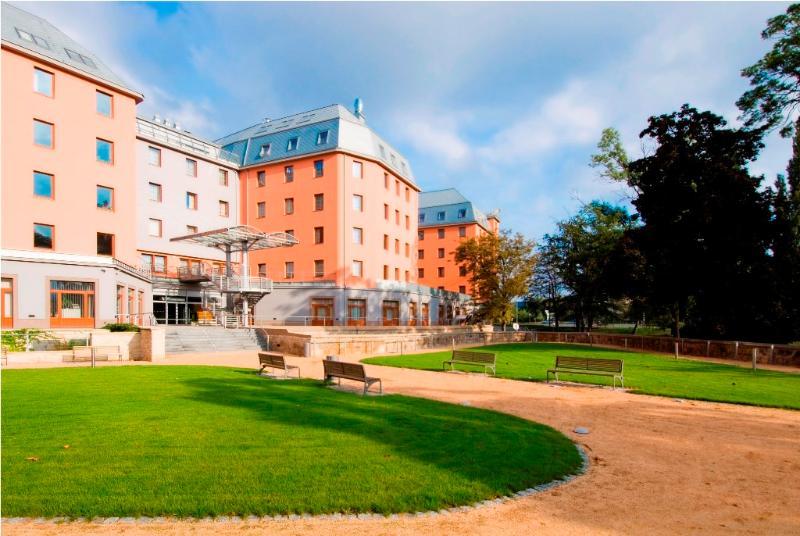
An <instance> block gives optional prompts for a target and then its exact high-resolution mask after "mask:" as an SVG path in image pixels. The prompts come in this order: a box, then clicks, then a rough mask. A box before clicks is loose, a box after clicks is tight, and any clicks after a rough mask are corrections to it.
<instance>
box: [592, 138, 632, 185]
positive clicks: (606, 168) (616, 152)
mask: <svg viewBox="0 0 800 536" xmlns="http://www.w3.org/2000/svg"><path fill="white" fill-rule="evenodd" d="M597 150H598V152H597V153H595V154H593V155H592V159H591V161H590V163H589V165H590V166H591V167H593V168H597V169H599V174H600V176H601V177H603V178H606V179H609V180H612V181H614V182H628V180H629V178H630V171H629V167H628V164H629V160H628V153H627V152H625V147H624V146H623V145H622V139H621V137H620V135H619V131H618V130H617V129H615V128H611V127H609V128H605V129H603V132H602V134H601V135H600V141H599V142H597Z"/></svg>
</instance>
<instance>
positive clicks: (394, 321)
mask: <svg viewBox="0 0 800 536" xmlns="http://www.w3.org/2000/svg"><path fill="white" fill-rule="evenodd" d="M382 309H383V325H384V326H399V325H400V302H399V301H394V300H383V308H382Z"/></svg>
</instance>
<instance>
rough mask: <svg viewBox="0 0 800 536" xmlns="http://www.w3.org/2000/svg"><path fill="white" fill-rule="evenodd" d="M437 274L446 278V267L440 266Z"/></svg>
mask: <svg viewBox="0 0 800 536" xmlns="http://www.w3.org/2000/svg"><path fill="white" fill-rule="evenodd" d="M436 272H437V275H438V276H439V277H444V266H440V267H439V268H437V269H436Z"/></svg>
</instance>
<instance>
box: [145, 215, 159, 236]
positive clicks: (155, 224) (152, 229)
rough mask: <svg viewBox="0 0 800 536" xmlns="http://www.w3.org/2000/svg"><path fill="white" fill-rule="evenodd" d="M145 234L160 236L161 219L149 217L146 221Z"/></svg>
mask: <svg viewBox="0 0 800 536" xmlns="http://www.w3.org/2000/svg"><path fill="white" fill-rule="evenodd" d="M147 234H149V235H150V236H161V220H156V219H153V218H150V220H149V221H148V222H147Z"/></svg>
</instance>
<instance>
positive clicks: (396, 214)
mask: <svg viewBox="0 0 800 536" xmlns="http://www.w3.org/2000/svg"><path fill="white" fill-rule="evenodd" d="M394 223H395V224H397V225H400V211H399V210H395V211H394Z"/></svg>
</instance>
